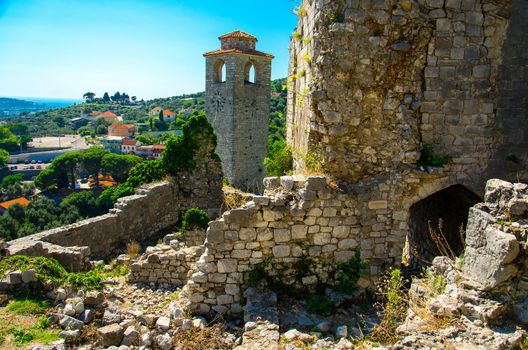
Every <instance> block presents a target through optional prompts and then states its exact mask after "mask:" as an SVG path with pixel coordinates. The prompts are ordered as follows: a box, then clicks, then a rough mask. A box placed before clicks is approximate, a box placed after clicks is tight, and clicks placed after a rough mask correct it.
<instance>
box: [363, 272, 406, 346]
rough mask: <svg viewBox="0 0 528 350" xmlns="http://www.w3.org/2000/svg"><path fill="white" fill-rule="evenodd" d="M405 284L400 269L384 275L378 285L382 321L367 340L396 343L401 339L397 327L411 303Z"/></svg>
mask: <svg viewBox="0 0 528 350" xmlns="http://www.w3.org/2000/svg"><path fill="white" fill-rule="evenodd" d="M405 284H406V281H405V280H404V278H403V276H402V275H401V271H400V270H398V269H395V270H392V271H391V272H390V273H389V274H387V275H386V276H384V277H382V279H381V281H380V283H379V286H378V295H379V296H380V297H381V300H382V301H381V308H382V310H383V313H382V316H381V322H380V324H378V325H377V326H376V327H374V329H373V330H372V333H371V334H370V335H369V336H368V337H367V338H366V340H368V341H370V342H375V343H377V342H379V343H388V344H394V343H395V342H396V341H398V340H399V337H398V335H397V334H396V328H397V327H398V326H399V325H400V324H401V322H403V321H404V320H405V317H406V316H407V307H408V305H409V293H408V290H407V288H406V287H405Z"/></svg>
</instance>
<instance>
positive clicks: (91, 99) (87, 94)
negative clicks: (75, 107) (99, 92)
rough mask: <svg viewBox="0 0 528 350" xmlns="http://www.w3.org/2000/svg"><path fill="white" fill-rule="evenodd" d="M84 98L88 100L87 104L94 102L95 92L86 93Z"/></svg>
mask: <svg viewBox="0 0 528 350" xmlns="http://www.w3.org/2000/svg"><path fill="white" fill-rule="evenodd" d="M83 98H84V99H85V100H86V102H93V100H94V99H95V94H94V93H93V92H86V93H85V94H84V95H83Z"/></svg>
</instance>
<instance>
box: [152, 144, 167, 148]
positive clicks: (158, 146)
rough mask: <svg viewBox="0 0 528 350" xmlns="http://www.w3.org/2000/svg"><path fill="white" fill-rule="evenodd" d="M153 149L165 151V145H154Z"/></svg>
mask: <svg viewBox="0 0 528 350" xmlns="http://www.w3.org/2000/svg"><path fill="white" fill-rule="evenodd" d="M152 149H165V145H153V146H152Z"/></svg>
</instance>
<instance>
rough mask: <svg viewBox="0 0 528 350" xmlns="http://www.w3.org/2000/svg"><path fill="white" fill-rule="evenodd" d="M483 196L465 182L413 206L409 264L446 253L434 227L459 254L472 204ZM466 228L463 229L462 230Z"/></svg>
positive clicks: (415, 266)
mask: <svg viewBox="0 0 528 350" xmlns="http://www.w3.org/2000/svg"><path fill="white" fill-rule="evenodd" d="M481 201H482V200H481V198H480V197H479V196H477V195H476V194H475V193H473V192H471V191H470V190H468V189H467V188H465V187H464V186H462V185H454V186H451V187H448V188H445V189H443V190H441V191H438V192H436V193H434V194H432V195H430V196H429V197H426V198H424V199H422V200H420V201H418V202H416V203H415V204H413V205H412V206H411V208H410V213H409V214H410V215H409V233H408V235H407V252H406V254H407V256H406V257H404V260H406V261H407V262H408V268H410V269H419V268H421V267H423V266H426V265H429V264H430V263H431V262H432V261H433V259H434V258H435V257H436V256H440V255H445V254H444V252H442V251H441V250H442V249H439V247H438V243H436V242H435V238H434V235H432V234H431V232H430V227H431V228H433V229H434V230H435V232H436V233H437V234H441V235H443V237H445V241H447V243H448V244H449V248H450V250H451V251H452V252H453V254H454V255H455V256H459V255H460V254H461V253H462V252H463V250H464V240H465V228H466V225H467V220H468V211H469V208H471V207H472V206H474V205H475V204H477V203H479V202H481ZM461 228H462V230H461Z"/></svg>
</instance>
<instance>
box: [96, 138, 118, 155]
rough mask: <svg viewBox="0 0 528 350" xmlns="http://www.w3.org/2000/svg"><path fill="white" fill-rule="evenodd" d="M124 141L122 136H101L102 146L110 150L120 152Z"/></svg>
mask: <svg viewBox="0 0 528 350" xmlns="http://www.w3.org/2000/svg"><path fill="white" fill-rule="evenodd" d="M122 141H123V137H122V136H105V137H103V138H101V146H103V147H104V149H105V150H107V151H109V152H112V153H118V154H120V153H121V142H122Z"/></svg>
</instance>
